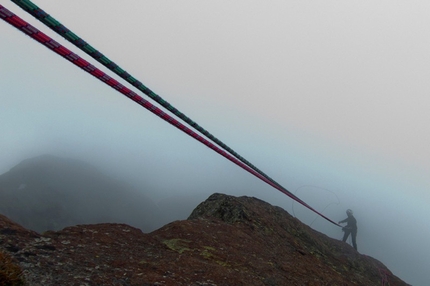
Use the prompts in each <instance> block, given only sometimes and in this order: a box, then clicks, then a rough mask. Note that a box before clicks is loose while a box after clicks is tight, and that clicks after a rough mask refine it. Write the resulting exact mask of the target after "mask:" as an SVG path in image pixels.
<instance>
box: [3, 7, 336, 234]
mask: <svg viewBox="0 0 430 286" xmlns="http://www.w3.org/2000/svg"><path fill="white" fill-rule="evenodd" d="M0 18H1V19H2V20H4V21H5V22H7V23H9V24H10V25H12V26H14V27H15V28H17V29H18V30H20V31H21V32H23V33H25V34H26V35H28V36H30V37H31V38H33V39H34V40H36V41H37V42H39V43H41V44H43V45H44V46H46V47H47V48H48V49H50V50H51V51H53V52H55V53H57V54H58V55H60V56H61V57H63V58H65V59H67V60H68V61H70V62H71V63H73V64H74V65H76V66H78V67H79V68H81V69H83V70H84V71H86V72H87V73H89V74H91V75H92V76H94V77H95V78H97V79H99V80H100V81H102V82H104V83H105V84H107V85H109V86H110V87H112V88H113V89H115V90H117V91H118V92H120V93H122V94H123V95H125V96H126V97H128V98H129V99H131V100H133V101H135V102H136V103H138V104H139V105H141V106H142V107H144V108H146V109H147V110H149V111H150V112H152V113H154V114H155V115H157V116H158V117H160V118H161V119H163V120H165V121H167V122H168V123H170V124H171V125H173V126H175V127H176V128H178V129H179V130H181V131H183V132H185V133H186V134H188V135H189V136H191V137H193V138H194V139H196V140H198V141H200V142H201V143H203V144H205V145H206V146H207V147H209V148H211V149H212V150H214V151H215V152H217V153H218V154H220V155H222V156H223V157H225V158H226V159H228V160H230V161H231V162H233V163H235V164H236V165H238V166H240V167H241V168H243V169H244V170H246V171H248V172H249V173H251V174H252V175H254V176H256V177H257V178H259V179H261V180H262V181H264V182H266V183H267V184H269V185H271V186H272V187H274V188H275V189H277V190H279V191H280V192H282V193H284V194H285V195H287V196H289V197H290V198H292V199H294V200H296V201H297V202H299V203H301V204H302V205H304V206H305V207H307V208H309V209H310V210H312V211H314V212H315V213H317V214H319V215H320V216H322V217H323V218H325V219H326V220H328V221H329V222H331V223H333V224H335V225H337V226H339V225H338V224H337V223H336V222H334V221H332V220H331V219H329V218H328V217H326V216H324V215H323V214H321V213H319V212H318V211H316V210H315V209H313V208H312V207H311V206H309V205H308V204H307V203H305V202H304V201H302V200H301V199H299V198H298V197H296V196H295V195H294V194H292V193H291V192H289V191H288V190H286V189H285V188H283V187H282V186H281V185H279V184H278V183H276V182H274V181H273V180H272V179H270V178H266V177H265V176H263V175H262V174H260V173H258V172H257V171H255V170H254V169H252V168H251V167H249V166H248V165H246V164H244V163H243V162H242V161H240V160H238V159H237V158H236V157H234V156H232V155H231V154H229V153H227V152H226V151H225V150H223V149H221V148H219V147H218V146H216V145H215V144H213V143H212V142H210V141H208V140H207V139H206V138H204V137H202V136H200V135H199V134H197V133H196V132H194V131H193V130H191V129H190V128H188V127H187V126H185V125H184V124H182V123H180V122H179V121H178V120H176V119H174V118H173V117H171V116H170V115H168V114H167V113H165V112H163V111H162V110H161V109H160V108H158V107H157V106H155V105H153V104H152V103H150V102H149V101H147V100H145V99H143V98H142V97H141V96H139V95H137V94H136V93H135V92H133V91H132V90H130V89H128V88H127V87H125V86H124V85H122V84H121V83H119V82H118V81H117V80H115V79H113V78H112V77H110V76H109V75H107V74H105V73H104V72H103V71H101V70H99V69H98V68H96V67H95V66H93V65H92V64H90V63H89V62H87V61H86V60H84V59H83V58H81V57H79V56H78V55H77V54H75V53H73V52H71V51H70V50H69V49H67V48H66V47H64V46H62V45H60V44H59V43H58V42H56V41H54V40H53V39H51V38H50V37H49V36H47V35H46V34H44V33H43V32H41V31H39V30H38V29H37V28H35V27H33V26H32V25H30V24H28V23H27V22H26V21H24V20H23V19H21V18H19V17H18V16H17V15H15V14H13V13H12V12H10V11H9V10H7V9H6V8H5V7H3V6H2V5H0Z"/></svg>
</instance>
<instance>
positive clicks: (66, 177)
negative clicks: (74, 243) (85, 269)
mask: <svg viewBox="0 0 430 286" xmlns="http://www.w3.org/2000/svg"><path fill="white" fill-rule="evenodd" d="M0 213H1V214H4V215H6V216H7V217H9V218H11V219H13V220H14V221H16V222H18V223H19V224H21V225H23V226H24V227H26V228H28V229H32V230H34V231H37V232H43V231H46V230H59V229H62V228H64V227H66V226H71V225H76V224H89V223H102V222H118V223H127V224H130V225H132V226H134V227H138V228H141V229H142V230H144V231H151V230H154V229H155V228H156V227H157V226H159V225H160V224H159V223H158V222H157V219H158V218H159V217H160V211H159V209H158V207H157V206H156V205H155V204H154V203H153V202H152V201H151V200H150V199H149V198H148V197H146V196H145V195H143V193H142V191H140V190H137V189H134V188H133V187H131V186H130V185H128V184H126V183H124V182H120V181H117V180H115V179H113V178H110V177H108V176H106V175H104V174H102V173H101V172H99V171H98V170H97V169H96V168H95V167H93V166H91V165H89V164H87V163H85V162H82V161H78V160H72V159H66V158H59V157H55V156H50V155H44V156H40V157H36V158H32V159H28V160H25V161H23V162H21V163H20V164H18V165H17V166H16V167H14V168H12V169H11V170H10V171H9V172H7V173H5V174H3V175H1V176H0Z"/></svg>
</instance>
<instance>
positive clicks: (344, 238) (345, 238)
mask: <svg viewBox="0 0 430 286" xmlns="http://www.w3.org/2000/svg"><path fill="white" fill-rule="evenodd" d="M343 231H344V234H343V239H342V241H343V242H346V240H347V239H348V236H349V233H350V232H351V231H350V230H349V229H344V230H343Z"/></svg>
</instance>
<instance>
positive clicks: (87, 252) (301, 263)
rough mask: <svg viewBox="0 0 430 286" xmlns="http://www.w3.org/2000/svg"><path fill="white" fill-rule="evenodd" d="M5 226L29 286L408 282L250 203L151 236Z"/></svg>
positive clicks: (280, 213) (2, 222)
mask: <svg viewBox="0 0 430 286" xmlns="http://www.w3.org/2000/svg"><path fill="white" fill-rule="evenodd" d="M0 226H1V227H2V229H7V231H4V232H1V231H0V251H5V252H8V253H9V254H10V255H12V256H13V257H14V258H15V259H16V260H17V261H19V264H20V266H21V267H22V268H23V269H24V273H25V278H26V280H27V281H28V282H29V284H30V285H381V283H385V285H391V286H395V285H398V286H400V285H407V284H406V283H405V282H403V281H401V280H400V279H399V278H397V277H396V276H395V275H393V274H392V273H391V272H390V271H389V270H388V269H387V268H386V267H385V266H384V265H383V264H382V263H380V262H379V261H377V260H375V259H373V258H371V257H368V256H364V255H360V254H359V253H358V252H356V251H355V250H354V249H353V248H352V247H350V246H349V245H348V244H345V243H343V242H340V241H337V240H334V239H331V238H329V237H327V236H325V235H323V234H321V233H318V232H316V231H314V230H312V229H311V228H309V227H308V226H306V225H303V224H302V223H300V221H298V220H297V219H295V218H293V217H291V216H290V215H289V214H288V213H287V212H285V211H284V210H282V209H281V208H279V207H273V206H271V205H270V204H268V203H266V202H263V201H261V200H258V199H255V198H250V197H239V198H237V197H232V196H227V195H222V194H214V195H212V196H211V197H210V198H208V199H207V200H206V201H205V202H203V203H202V204H200V205H199V206H198V207H197V208H196V209H195V210H194V211H193V212H192V214H191V215H190V217H189V219H187V220H182V221H175V222H173V223H170V224H167V225H165V226H164V227H162V228H160V229H158V230H156V231H154V232H151V233H149V234H145V233H142V231H141V230H139V229H136V228H133V227H130V226H128V225H124V224H96V225H78V226H72V227H67V228H65V229H63V230H61V231H56V232H54V231H52V232H47V233H45V234H43V235H39V234H37V233H34V232H31V231H27V230H25V229H23V228H22V227H20V226H18V225H16V224H15V223H13V222H12V221H10V220H8V219H7V218H5V217H3V216H0ZM15 245H16V247H15V248H14V246H15ZM399 259H401V258H399ZM382 285H384V284H382Z"/></svg>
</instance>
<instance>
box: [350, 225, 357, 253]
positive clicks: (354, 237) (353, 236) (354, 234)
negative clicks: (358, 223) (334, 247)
mask: <svg viewBox="0 0 430 286" xmlns="http://www.w3.org/2000/svg"><path fill="white" fill-rule="evenodd" d="M351 237H352V246H354V248H355V250H357V241H356V239H357V230H356V229H353V230H352V232H351Z"/></svg>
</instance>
